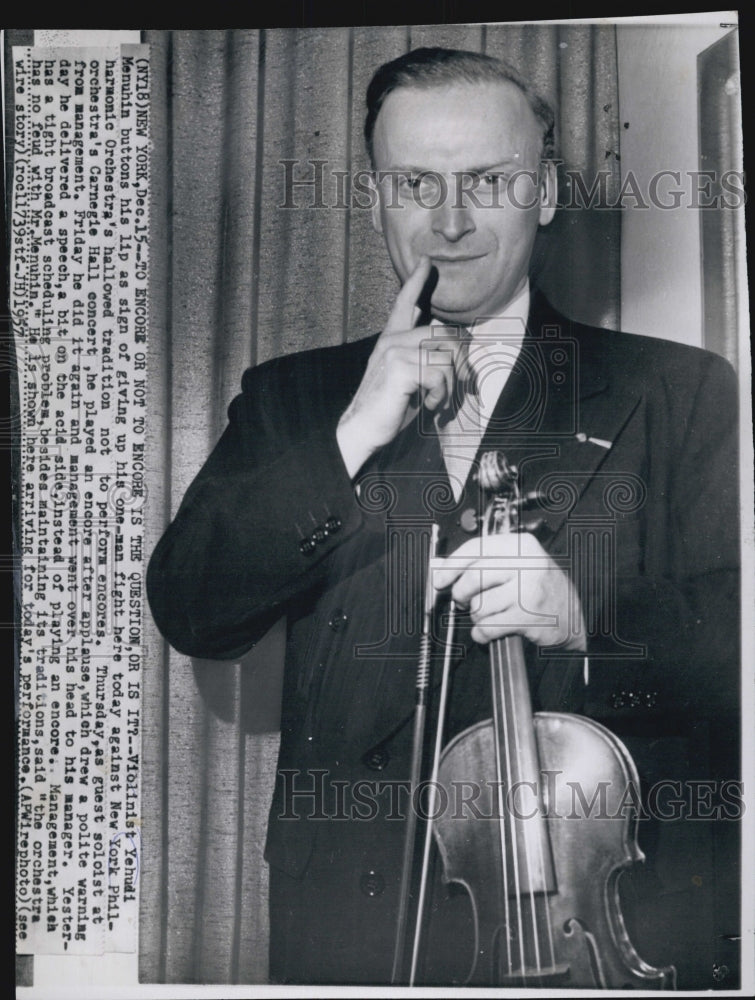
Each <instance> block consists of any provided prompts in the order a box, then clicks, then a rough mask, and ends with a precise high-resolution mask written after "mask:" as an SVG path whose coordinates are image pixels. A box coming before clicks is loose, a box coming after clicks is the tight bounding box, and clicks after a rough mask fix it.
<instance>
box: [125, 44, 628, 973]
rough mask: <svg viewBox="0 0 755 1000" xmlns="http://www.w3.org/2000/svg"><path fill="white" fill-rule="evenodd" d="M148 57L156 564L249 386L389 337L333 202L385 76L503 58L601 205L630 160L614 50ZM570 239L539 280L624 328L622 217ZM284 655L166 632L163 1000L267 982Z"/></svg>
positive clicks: (153, 922)
mask: <svg viewBox="0 0 755 1000" xmlns="http://www.w3.org/2000/svg"><path fill="white" fill-rule="evenodd" d="M145 40H146V41H147V42H149V43H150V45H151V52H152V56H151V58H152V74H153V83H154V91H153V98H152V122H153V126H152V127H153V137H154V141H153V155H152V216H151V219H152V233H151V260H152V274H151V284H150V289H151V291H150V313H151V317H150V321H151V330H150V356H149V393H150V396H149V410H148V412H149V428H148V431H149V442H148V446H149V468H148V475H149V479H148V487H149V496H148V508H147V511H148V523H147V529H146V530H147V538H146V541H147V544H148V546H149V550H150V551H151V549H152V548H153V547H154V545H155V543H156V542H157V539H158V538H159V536H160V534H161V532H162V530H163V529H164V527H165V525H166V523H167V522H168V520H169V519H170V518H172V517H173V516H174V514H175V512H176V509H177V507H178V504H179V503H180V500H181V497H182V496H183V494H184V492H185V490H186V488H187V486H188V485H189V483H190V481H191V479H192V478H193V476H194V475H195V473H196V472H197V471H198V469H199V468H200V466H201V464H202V462H203V461H204V459H205V458H206V456H207V454H208V453H209V451H210V449H211V447H212V445H213V444H214V442H215V441H216V440H217V438H218V436H219V434H220V432H221V430H222V428H223V427H224V425H225V421H226V408H227V406H228V403H229V402H230V400H231V399H232V398H233V396H234V395H235V394H236V392H237V391H238V386H239V379H240V376H241V373H242V371H243V370H244V368H245V367H247V366H248V365H249V364H252V363H257V362H261V361H264V360H266V359H268V358H271V357H274V356H276V355H279V354H283V353H288V352H291V351H296V350H301V349H304V348H308V347H315V346H321V345H325V344H333V343H338V342H340V341H342V340H346V339H356V338H358V337H361V336H364V335H366V334H367V333H370V332H374V331H375V330H377V329H379V328H380V327H381V325H382V324H383V322H384V320H385V318H386V316H387V314H388V311H389V308H390V305H391V302H392V300H393V298H394V296H395V294H396V291H397V283H396V279H395V277H394V275H393V273H392V269H391V266H390V263H389V261H388V258H387V255H386V253H385V250H384V248H383V246H382V243H381V240H380V238H379V237H378V236H377V235H376V234H375V233H374V232H373V230H372V227H371V221H370V213H369V212H368V211H366V210H365V209H363V208H360V207H358V206H356V205H354V204H352V203H351V202H350V199H349V189H348V185H346V187H345V188H342V189H341V191H340V195H339V188H338V184H339V183H340V184H342V185H343V184H344V183H345V182H346V181H348V179H349V178H350V177H351V176H353V174H354V172H356V171H359V170H363V169H365V168H366V166H367V162H366V157H365V153H364V150H363V144H362V121H363V106H364V92H365V89H366V85H367V81H368V80H369V78H370V76H371V74H372V72H373V70H374V69H375V68H376V67H377V65H378V64H379V63H381V62H383V61H385V60H387V59H391V58H394V57H395V56H397V55H400V54H401V53H402V52H404V51H406V50H407V49H408V48H410V47H416V46H418V45H450V46H454V47H466V48H472V49H477V50H481V51H486V52H488V53H490V54H493V55H500V56H503V57H504V58H506V59H508V60H509V61H511V62H513V63H514V64H515V65H517V67H518V68H519V69H520V70H521V71H522V73H523V74H524V75H525V77H527V78H529V79H531V80H532V81H533V83H534V85H535V88H536V89H539V90H540V91H541V92H542V94H543V96H544V97H546V98H547V99H549V100H551V101H552V102H553V103H554V105H555V106H556V108H557V118H558V136H559V140H560V145H561V154H562V158H563V160H564V164H563V166H564V169H573V170H580V171H582V172H583V173H584V174H585V180H586V183H587V186H588V188H589V186H590V184H591V178H592V175H593V174H594V172H595V171H597V170H607V171H608V172H609V187H608V191H609V195H610V193H611V192H612V191H613V192H614V193H615V192H616V191H617V190H618V184H619V176H618V158H619V152H620V151H619V147H618V140H619V122H618V96H617V80H616V52H615V34H614V28H613V27H612V26H596V25H592V26H590V25H585V26H558V25H551V26H532V25H514V26H504V25H496V26H479V25H445V26H411V27H406V26H403V27H395V28H393V27H390V28H380V27H363V28H353V29H350V28H334V29H301V30H299V29H279V30H267V31H264V30H259V31H258V30H229V31H220V30H218V31H174V32H168V31H148V32H146V39H145ZM282 161H286V163H288V166H286V165H284V164H283V163H282ZM291 161H294V162H293V163H291ZM313 162H314V165H313ZM318 164H322V165H323V166H318ZM318 170H321V171H322V177H323V185H322V192H321V193H322V197H321V198H320V199H317V198H316V195H317V190H318V189H317V188H316V187H315V186H314V185H312V184H306V183H305V184H300V183H293V184H292V183H291V182H292V181H295V182H300V181H305V182H306V181H312V180H313V179H314V178H316V177H318V176H319V175H318V173H317V171H318ZM339 178H340V180H339ZM318 201H319V202H320V205H319V207H318ZM323 203H324V206H325V207H323ZM287 204H288V207H285V206H286V205H287ZM559 215H560V218H558V219H557V222H556V224H555V225H554V227H553V231H552V232H550V233H547V234H544V236H543V239H542V240H541V241H540V242H539V245H538V250H537V254H536V260H535V271H534V274H533V280H536V281H537V283H539V284H540V285H541V286H542V287H543V288H544V289H545V291H546V293H547V294H548V295H549V297H550V298H551V300H552V301H553V303H554V305H556V306H557V307H559V308H561V309H563V310H564V311H565V312H567V313H568V314H570V315H572V316H573V317H574V318H575V319H581V320H584V321H587V322H597V323H603V324H605V325H609V326H618V319H619V315H618V303H619V297H620V296H619V237H620V232H619V226H620V222H619V217H618V214H617V213H614V212H609V211H600V210H589V211H582V212H574V211H571V212H562V213H559ZM283 645H284V633H283V627H282V625H281V624H279V625H278V626H276V627H275V628H274V629H273V630H272V632H271V633H270V634H269V635H268V636H267V637H266V638H265V639H264V640H263V641H262V642H261V643H260V644H259V645H258V646H257V647H256V648H255V649H254V650H252V651H251V653H249V654H248V655H247V656H246V657H245V658H244V659H243V660H242V661H240V662H238V663H227V662H224V663H209V662H200V661H194V662H191V661H189V660H188V659H187V658H186V657H183V656H180V655H178V654H177V653H175V652H173V651H171V650H170V649H168V647H167V645H166V644H165V642H164V641H163V640H162V638H161V637H160V636H159V635H158V633H157V631H156V629H155V628H154V626H153V625H152V624H151V623H150V631H149V649H148V659H147V663H146V665H145V677H144V718H145V724H144V736H143V756H144V764H143V775H142V782H143V783H142V810H143V845H144V860H143V869H142V873H141V900H142V903H141V923H140V976H141V979H142V981H144V982H215V983H233V982H244V983H262V982H265V981H266V978H267V931H268V925H267V871H266V868H265V865H264V861H263V859H262V848H263V843H264V835H265V829H266V822H267V811H268V807H269V802H270V796H271V792H272V781H273V775H274V769H275V758H276V753H277V744H278V735H277V731H276V730H277V715H278V711H279V703H280V684H281V663H282V651H283Z"/></svg>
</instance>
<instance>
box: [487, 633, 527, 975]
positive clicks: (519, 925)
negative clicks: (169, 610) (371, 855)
mask: <svg viewBox="0 0 755 1000" xmlns="http://www.w3.org/2000/svg"><path fill="white" fill-rule="evenodd" d="M493 657H494V665H495V669H494V670H493V676H494V685H495V686H496V687H497V689H498V691H497V692H496V691H495V690H494V692H493V700H494V703H495V701H496V700H497V699H498V698H500V718H501V721H502V723H503V743H504V748H505V753H506V782H507V788H509V789H510V788H511V786H512V770H513V769H512V763H511V747H510V743H509V727H508V721H509V720H508V717H507V714H506V710H505V703H504V690H505V689H504V684H503V660H502V655H501V646H500V643H498V642H496V643H495V648H494V650H493ZM496 682H497V683H496ZM508 813H509V816H508V819H509V825H510V828H511V829H510V842H511V855H512V867H513V870H514V895H515V898H516V931H517V938H518V941H519V961H520V963H521V971H522V975H523V976H524V974H525V971H526V963H525V957H524V933H523V931H524V920H523V916H522V897H521V893H520V884H519V858H518V852H517V836H516V827H515V824H514V817H513V814H512V813H511V811H510V810H508ZM502 815H503V814H502ZM501 829H502V833H503V838H502V839H503V844H502V853H505V850H506V847H505V819H504V820H502V826H501Z"/></svg>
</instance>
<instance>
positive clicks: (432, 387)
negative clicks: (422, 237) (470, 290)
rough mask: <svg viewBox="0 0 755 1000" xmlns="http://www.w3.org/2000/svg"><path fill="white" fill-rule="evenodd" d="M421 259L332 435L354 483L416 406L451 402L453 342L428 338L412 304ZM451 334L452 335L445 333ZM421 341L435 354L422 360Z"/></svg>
mask: <svg viewBox="0 0 755 1000" xmlns="http://www.w3.org/2000/svg"><path fill="white" fill-rule="evenodd" d="M430 267H431V265H430V260H429V258H427V257H422V258H421V259H420V262H419V264H418V265H417V267H416V268H415V269H414V271H413V272H412V274H410V275H409V277H408V278H407V280H406V283H405V284H404V286H403V288H402V289H401V291H400V292H399V293H398V295H397V297H396V302H395V304H394V306H393V309H392V311H391V314H390V317H389V318H388V322H387V324H386V326H385V329H384V330H383V332H382V333H381V334H380V337H379V338H378V340H377V343H376V344H375V349H374V350H373V352H372V355H371V357H370V360H369V362H368V363H367V368H366V370H365V373H364V377H363V378H362V381H361V383H360V385H359V388H358V389H357V392H356V395H355V396H354V399H353V400H352V401H351V404H350V406H349V407H348V409H347V410H346V411H345V413H344V414H343V416H342V417H341V419H340V421H339V422H338V428H337V430H336V438H337V440H338V446H339V448H340V449H341V455H342V456H343V460H344V464H345V465H346V469H347V471H348V473H349V475H350V476H351V477H352V478H353V477H354V476H355V475H356V473H357V472H358V471H359V469H360V468H361V467H362V465H363V464H364V463H365V462H366V461H367V459H368V458H369V457H370V456H371V455H373V454H374V453H375V452H376V451H378V450H379V449H380V448H382V447H384V445H386V444H388V442H389V441H392V440H393V439H394V437H395V436H396V435H397V434H398V432H399V431H400V430H401V429H402V427H404V426H405V425H406V423H407V417H408V418H411V417H413V416H414V415H415V414H416V413H417V411H418V409H419V407H420V406H425V407H427V409H428V410H431V411H432V410H435V409H437V408H438V407H439V406H442V405H444V404H445V403H446V402H447V401H448V400H450V399H451V394H452V392H453V387H454V380H455V378H456V373H455V367H454V366H455V363H456V359H457V355H458V352H459V349H460V344H461V341H460V339H459V338H458V337H453V336H449V338H448V339H447V340H446V339H443V338H438V337H436V338H433V339H432V342H431V343H429V344H428V343H427V342H429V341H430V338H431V337H432V327H429V326H420V327H418V326H416V323H417V321H418V320H419V317H420V309H419V306H418V305H417V301H418V299H419V297H420V295H421V294H422V290H423V288H424V287H425V284H426V282H427V280H428V278H429V277H430ZM449 332H451V331H449ZM423 341H424V342H426V343H425V347H426V348H427V347H428V346H429V347H430V348H431V349H432V351H433V352H434V354H433V358H432V363H428V360H427V352H426V351H425V352H424V353H425V357H424V359H423V357H422V355H423Z"/></svg>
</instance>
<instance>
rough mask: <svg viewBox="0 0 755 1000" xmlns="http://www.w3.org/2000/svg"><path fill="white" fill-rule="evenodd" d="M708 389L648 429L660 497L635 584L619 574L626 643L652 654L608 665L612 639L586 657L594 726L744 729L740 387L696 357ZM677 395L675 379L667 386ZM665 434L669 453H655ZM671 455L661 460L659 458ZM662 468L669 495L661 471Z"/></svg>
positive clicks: (698, 385) (694, 389)
mask: <svg viewBox="0 0 755 1000" xmlns="http://www.w3.org/2000/svg"><path fill="white" fill-rule="evenodd" d="M699 357H700V358H701V370H700V373H699V375H700V377H699V378H698V379H697V381H696V382H691V383H689V382H688V383H687V384H686V385H685V384H684V382H683V381H682V380H680V381H679V383H678V384H676V385H673V384H672V385H671V387H670V388H669V386H668V385H667V386H666V393H665V400H666V406H665V407H658V408H657V409H656V413H655V418H654V419H655V423H654V424H653V423H651V424H650V425H649V427H648V430H647V433H648V438H649V441H648V447H647V453H648V455H649V456H650V463H649V472H648V479H649V481H650V482H652V483H653V484H654V490H655V493H656V496H655V497H654V498H651V502H650V507H649V515H648V517H647V518H646V527H645V531H646V538H645V544H644V546H643V548H644V556H643V565H642V566H641V572H639V573H634V572H631V573H622V571H621V569H620V570H619V572H618V575H617V579H616V583H615V610H613V609H612V611H611V615H612V616H613V618H614V621H615V623H616V629H617V631H618V634H619V636H620V637H621V638H622V639H623V640H624V641H627V642H631V643H637V644H641V645H643V646H644V647H645V650H646V654H645V656H644V657H643V658H641V659H640V660H639V661H635V662H634V663H633V662H632V661H631V660H629V661H628V660H611V659H601V656H603V655H604V654H605V651H606V649H607V648H608V645H609V644H608V643H607V642H606V637H605V636H604V635H601V634H600V632H598V633H597V634H593V636H592V637H591V639H590V642H589V646H588V653H589V657H590V661H591V663H590V684H589V686H588V689H587V690H586V692H585V695H586V700H587V704H586V708H585V711H586V712H587V713H588V714H590V715H597V716H598V717H601V716H602V717H608V718H610V717H613V716H615V715H621V716H630V717H631V716H635V715H637V714H638V712H639V713H640V714H643V713H644V712H645V711H647V710H650V712H651V713H658V712H661V713H668V714H671V715H678V716H683V715H687V716H696V717H705V716H707V717H710V718H717V719H718V720H719V722H720V721H721V720H723V719H725V718H728V719H729V720H731V723H732V725H733V726H734V728H736V726H735V722H734V720H735V719H736V718H737V712H738V706H739V696H740V683H739V634H740V632H739V626H740V613H739V607H740V605H739V563H740V559H739V517H740V512H739V503H738V496H739V477H738V420H737V386H736V378H735V375H734V372H733V371H732V369H731V368H730V366H729V365H728V364H727V363H726V362H724V361H723V360H722V359H721V358H718V357H716V356H715V355H711V354H703V353H702V352H699ZM670 381H671V382H672V383H673V382H674V379H673V375H672V376H671V378H670ZM662 424H663V425H665V426H666V428H667V434H668V435H669V436H668V437H667V438H666V443H667V444H668V445H669V446H668V450H667V451H666V449H665V448H661V449H660V450H659V449H657V448H656V449H655V451H654V440H653V439H658V440H660V439H662V438H663V434H664V428H663V427H662V426H661V425H662ZM664 451H665V454H664V453H663V452H664ZM654 463H655V464H656V465H659V464H662V465H663V466H664V467H665V469H664V472H663V476H664V478H663V480H662V482H663V486H662V488H661V489H659V488H658V483H659V481H660V480H659V477H658V472H657V469H654V468H653V465H654Z"/></svg>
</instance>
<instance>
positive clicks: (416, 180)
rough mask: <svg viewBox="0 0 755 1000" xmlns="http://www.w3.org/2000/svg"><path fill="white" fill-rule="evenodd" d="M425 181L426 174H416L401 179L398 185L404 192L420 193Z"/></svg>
mask: <svg viewBox="0 0 755 1000" xmlns="http://www.w3.org/2000/svg"><path fill="white" fill-rule="evenodd" d="M425 179H426V175H425V174H415V175H412V176H407V175H404V176H402V177H399V181H398V184H399V187H400V188H402V189H403V190H404V191H419V189H420V187H421V186H422V184H423V182H424V181H425Z"/></svg>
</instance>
